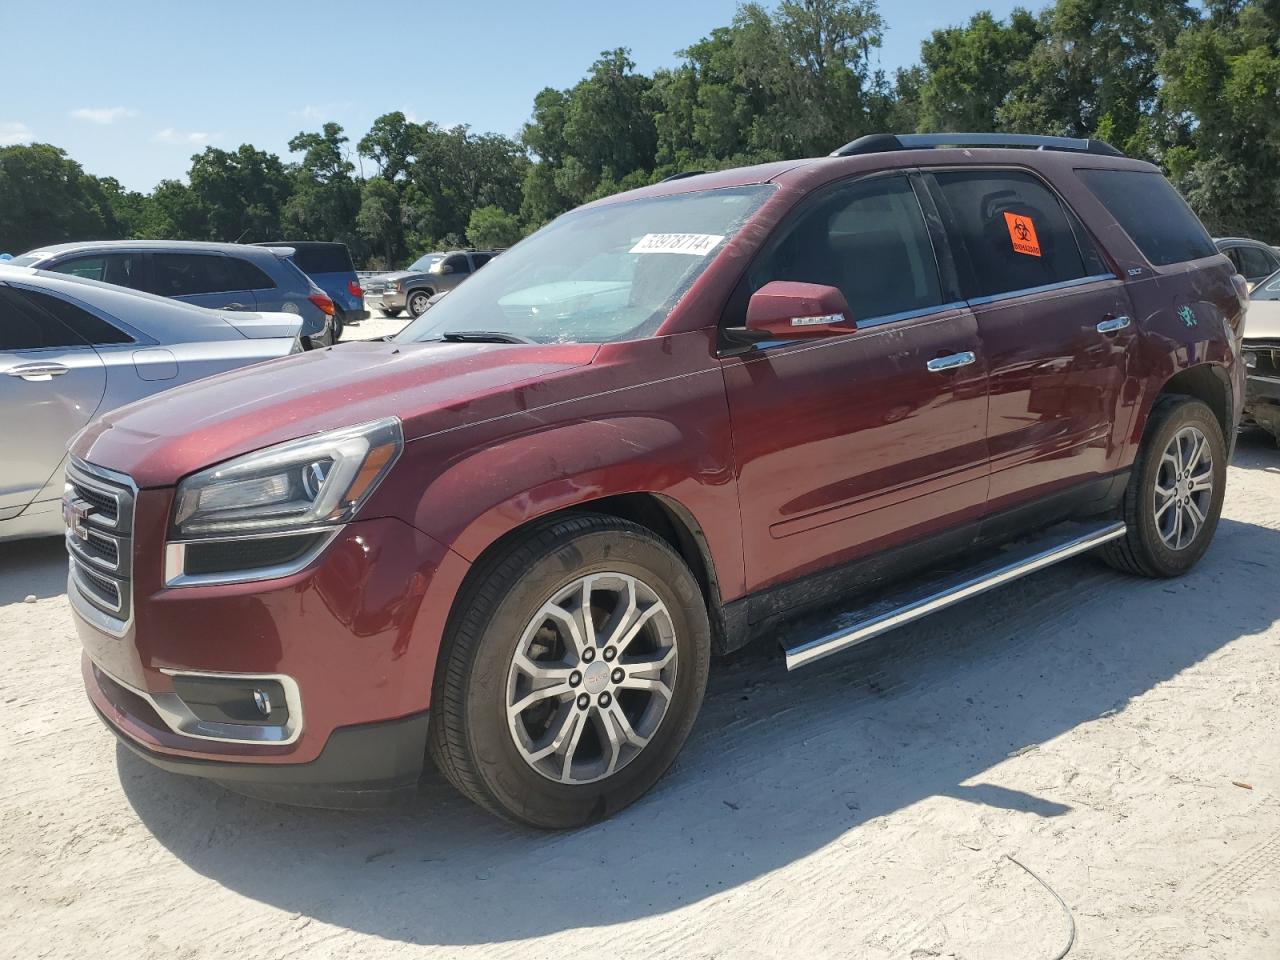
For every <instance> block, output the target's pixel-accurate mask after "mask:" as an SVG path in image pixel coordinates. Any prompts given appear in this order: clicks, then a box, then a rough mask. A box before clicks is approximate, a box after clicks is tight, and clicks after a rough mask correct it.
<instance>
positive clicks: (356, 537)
mask: <svg viewBox="0 0 1280 960" xmlns="http://www.w3.org/2000/svg"><path fill="white" fill-rule="evenodd" d="M171 498H172V491H171V490H142V491H140V492H139V493H138V496H137V506H136V510H135V526H136V529H135V531H134V537H133V545H132V550H131V553H132V557H133V564H132V567H133V570H132V580H131V582H130V583H129V584H128V589H127V593H128V595H129V598H130V600H131V603H130V607H129V609H130V611H131V612H130V615H129V617H128V620H127V622H119V621H116V622H107V623H104V622H103V621H102V620H101V619H100V618H97V617H94V616H93V615H92V605H90V604H87V603H85V602H84V599H83V597H81V596H80V595H79V589H80V588H79V587H78V586H77V583H76V582H75V579H74V578H73V579H72V580H71V582H70V583H69V586H68V589H69V592H70V593H71V601H72V604H71V605H72V613H73V619H74V621H75V624H76V629H77V632H78V634H79V636H80V640H81V643H82V646H83V648H84V681H85V687H86V691H87V693H88V695H89V698H90V699H91V700H92V702H93V704H94V706H95V707H96V708H97V710H98V712H99V713H100V714H101V715H102V716H103V718H104V719H105V720H106V722H107V724H108V725H109V726H110V727H111V729H112V730H113V732H115V733H116V734H117V735H118V736H119V737H120V738H121V739H122V740H124V741H125V743H126V744H127V745H128V746H129V747H130V748H132V749H133V750H134V752H136V753H138V754H139V755H140V756H143V757H144V758H146V759H147V760H149V761H151V762H153V763H155V764H156V765H157V766H161V767H163V768H165V769H171V770H175V771H177V772H181V773H186V774H189V775H195V776H202V777H207V778H210V779H214V780H226V781H233V782H234V783H235V784H237V787H236V788H237V789H241V790H244V791H245V792H253V793H256V794H258V795H264V791H265V790H266V789H267V788H270V789H271V791H272V792H271V797H272V798H273V799H288V800H291V801H293V802H299V803H313V804H314V803H319V804H321V805H334V804H335V803H339V804H340V805H348V802H349V801H350V800H352V799H354V801H355V802H357V803H362V802H364V801H363V800H362V799H360V798H361V797H364V796H366V795H372V794H373V793H375V792H386V791H387V790H392V791H395V790H400V789H403V788H406V787H408V786H411V784H412V783H413V782H416V779H417V777H418V774H419V773H420V772H421V769H422V761H423V757H424V756H425V751H426V732H425V731H426V720H425V717H426V711H427V709H428V707H429V706H430V697H431V683H432V677H433V675H434V671H435V661H436V657H437V655H438V653H439V648H440V640H441V637H442V636H443V633H444V625H445V619H446V618H447V616H448V612H449V607H450V605H451V604H452V598H453V596H454V594H455V592H456V590H457V588H458V586H459V585H460V584H461V581H462V577H463V575H465V571H466V569H467V566H468V565H467V563H466V561H464V560H463V559H462V558H461V557H459V556H458V555H457V554H455V553H453V552H452V551H450V550H448V549H447V548H445V547H442V546H441V545H439V544H438V543H436V542H435V541H434V540H432V539H431V538H429V537H427V536H426V535H425V534H422V533H421V532H420V531H418V530H417V529H416V528H414V527H412V526H411V525H409V524H407V523H405V522H403V521H401V520H398V519H394V518H390V517H386V518H378V519H371V520H361V521H356V522H354V523H351V524H348V525H347V526H346V527H345V528H343V529H342V530H341V531H340V532H339V534H338V535H337V536H336V537H335V538H334V540H333V542H332V543H330V544H329V546H328V547H326V548H325V549H324V550H323V551H322V552H321V553H320V554H319V556H318V557H317V558H316V559H315V560H313V561H312V562H311V563H310V564H308V565H307V566H306V567H305V568H303V569H302V570H300V571H298V572H296V573H293V574H291V575H289V576H285V577H280V578H277V579H272V580H260V581H249V582H245V583H234V584H206V585H198V586H180V587H166V586H164V583H163V579H164V574H163V570H162V566H163V556H164V533H165V530H164V528H165V525H166V519H167V517H168V516H169V513H170V507H171ZM191 677H197V678H200V677H206V678H207V677H213V678H219V679H226V678H234V679H236V680H241V679H245V678H248V679H254V678H262V679H264V680H267V681H268V682H270V681H271V680H275V681H279V682H282V683H284V684H286V687H285V688H287V689H288V690H289V691H290V697H289V699H291V700H292V701H293V702H291V703H289V711H288V716H289V723H290V724H291V725H292V726H291V727H290V728H287V729H286V728H283V727H282V728H281V729H280V730H279V732H278V734H273V733H272V731H271V730H270V729H269V728H267V727H265V726H264V727H261V728H258V727H255V726H254V725H253V724H254V723H256V721H253V722H249V721H239V722H244V723H246V725H245V726H244V727H240V728H237V727H234V726H232V727H230V728H228V725H227V724H225V723H224V724H212V725H209V724H202V723H200V722H195V721H193V720H192V718H191V716H190V713H191V711H190V710H187V709H186V706H185V704H184V703H183V701H182V700H181V698H180V697H179V695H178V690H179V689H181V688H180V686H179V685H180V684H181V683H182V682H183V681H184V680H189V679H190V678H191ZM277 689H280V688H277ZM158 708H159V709H158ZM264 722H265V721H264ZM349 743H357V744H358V747H352V748H348V747H347V746H343V744H349ZM353 756H356V757H358V762H357V761H354V760H351V757H353ZM246 785H247V786H246ZM334 796H338V797H340V798H342V799H341V800H340V801H335V800H334V799H333V797H334Z"/></svg>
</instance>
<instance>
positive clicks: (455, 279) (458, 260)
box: [440, 253, 471, 288]
mask: <svg viewBox="0 0 1280 960" xmlns="http://www.w3.org/2000/svg"><path fill="white" fill-rule="evenodd" d="M440 267H441V270H440V272H441V273H442V274H443V275H445V276H447V277H448V278H449V279H448V280H447V281H446V285H447V286H448V287H449V288H452V287H456V286H457V285H458V284H460V283H461V282H462V281H463V280H465V279H467V277H469V276H470V275H471V261H470V260H468V259H467V255H466V254H465V253H455V254H453V255H452V256H449V257H445V259H444V263H442V264H441V265H440Z"/></svg>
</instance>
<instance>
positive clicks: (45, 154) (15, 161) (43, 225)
mask: <svg viewBox="0 0 1280 960" xmlns="http://www.w3.org/2000/svg"><path fill="white" fill-rule="evenodd" d="M119 235H120V234H119V227H118V225H117V224H116V221H115V218H114V215H113V214H112V213H111V210H110V206H109V203H108V201H107V199H106V197H105V195H104V193H103V191H102V188H101V187H100V185H99V184H98V183H97V181H96V180H94V179H93V178H92V177H89V176H87V175H86V174H85V172H84V170H83V169H81V167H80V164H78V163H76V162H75V161H74V160H71V159H69V158H68V157H67V154H66V151H64V150H61V149H59V148H58V147H55V146H52V145H50V144H47V143H35V144H30V145H20V146H12V147H0V251H3V252H8V253H22V252H24V251H26V250H29V249H31V248H32V247H38V246H44V245H46V244H51V243H61V242H63V241H67V240H110V239H115V238H117V237H118V236H119Z"/></svg>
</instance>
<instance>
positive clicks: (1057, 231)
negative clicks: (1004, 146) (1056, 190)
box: [933, 170, 1106, 297]
mask: <svg viewBox="0 0 1280 960" xmlns="http://www.w3.org/2000/svg"><path fill="white" fill-rule="evenodd" d="M933 179H934V182H935V183H936V184H937V186H938V189H939V190H940V192H941V194H942V202H943V203H942V205H943V206H944V208H945V209H946V210H947V211H948V212H949V214H948V216H947V220H948V221H949V227H950V231H951V233H952V235H953V237H955V238H958V239H959V241H960V243H959V244H958V246H960V247H962V248H963V249H964V250H966V251H967V252H968V254H969V262H970V265H971V267H972V270H971V273H972V276H971V279H970V281H969V283H968V284H967V286H968V287H969V289H968V295H969V296H970V297H990V296H996V295H998V294H1002V293H1012V292H1014V291H1017V290H1030V289H1032V288H1034V287H1043V286H1047V285H1048V284H1053V283H1064V282H1066V281H1069V280H1079V279H1080V278H1082V277H1088V276H1094V275H1097V274H1100V273H1104V272H1106V269H1105V268H1104V267H1103V266H1102V260H1101V258H1100V257H1099V256H1098V254H1097V251H1096V250H1094V248H1093V244H1092V241H1090V240H1089V238H1088V237H1087V236H1085V235H1084V232H1083V228H1079V227H1077V226H1076V225H1075V224H1073V221H1074V220H1075V216H1074V214H1070V213H1069V212H1068V211H1067V210H1065V209H1064V208H1063V206H1062V204H1061V203H1060V202H1059V200H1058V198H1057V197H1056V196H1055V195H1054V194H1053V192H1052V191H1051V190H1050V189H1049V188H1048V187H1046V186H1045V185H1044V184H1043V183H1041V182H1040V181H1039V180H1038V179H1037V178H1035V177H1033V176H1032V175H1030V174H1028V173H1022V172H1019V171H1015V170H957V171H937V172H935V173H934V174H933ZM1082 245H1083V248H1082Z"/></svg>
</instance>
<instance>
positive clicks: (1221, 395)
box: [1143, 363, 1235, 450]
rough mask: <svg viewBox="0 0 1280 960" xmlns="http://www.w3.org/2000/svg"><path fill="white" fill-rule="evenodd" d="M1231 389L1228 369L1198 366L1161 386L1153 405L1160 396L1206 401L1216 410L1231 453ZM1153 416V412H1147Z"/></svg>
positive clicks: (1232, 421) (1214, 411)
mask: <svg viewBox="0 0 1280 960" xmlns="http://www.w3.org/2000/svg"><path fill="white" fill-rule="evenodd" d="M1232 392H1233V391H1232V389H1231V379H1230V377H1228V375H1227V372H1226V370H1224V369H1223V368H1222V367H1221V366H1219V365H1218V364H1214V363H1199V364H1196V365H1195V366H1191V367H1187V368H1185V369H1183V370H1179V371H1178V372H1177V373H1175V374H1174V375H1173V376H1171V377H1170V378H1169V379H1168V380H1166V381H1165V382H1164V384H1163V385H1162V386H1161V387H1160V389H1159V391H1157V392H1156V394H1155V396H1154V398H1153V400H1152V403H1153V405H1154V403H1155V401H1157V400H1159V398H1160V397H1164V396H1169V395H1170V394H1178V395H1182V396H1188V397H1194V398H1195V399H1197V400H1200V401H1201V402H1203V403H1204V404H1205V405H1206V406H1207V407H1208V408H1209V409H1210V410H1212V411H1213V415H1214V417H1215V418H1216V419H1217V421H1218V424H1219V426H1221V427H1222V436H1223V438H1224V439H1225V440H1226V441H1227V448H1228V450H1230V449H1231V447H1232V439H1233V437H1234V436H1235V422H1234V414H1233V412H1232V411H1233V410H1234V409H1235V407H1234V403H1233V400H1234V398H1233V396H1232ZM1148 414H1150V410H1148ZM1147 420H1149V416H1148V418H1145V419H1144V422H1143V432H1144V433H1145V432H1146V421H1147Z"/></svg>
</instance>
